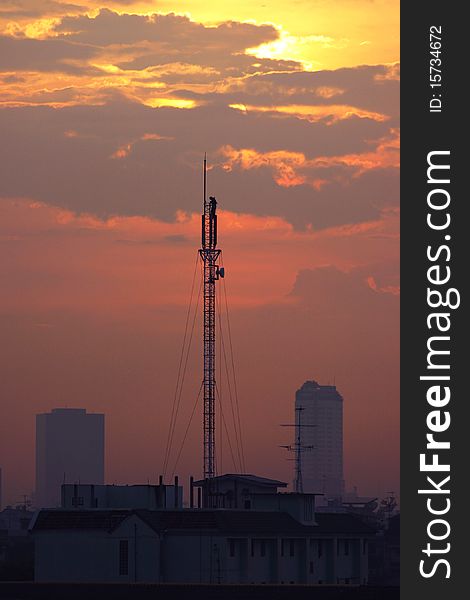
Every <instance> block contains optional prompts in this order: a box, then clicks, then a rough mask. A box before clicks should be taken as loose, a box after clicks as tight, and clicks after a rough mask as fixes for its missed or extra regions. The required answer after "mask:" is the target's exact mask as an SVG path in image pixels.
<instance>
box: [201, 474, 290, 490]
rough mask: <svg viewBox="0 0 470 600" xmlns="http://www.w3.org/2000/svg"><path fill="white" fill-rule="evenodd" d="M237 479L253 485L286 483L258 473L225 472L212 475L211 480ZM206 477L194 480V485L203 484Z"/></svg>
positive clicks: (278, 485) (279, 484)
mask: <svg viewBox="0 0 470 600" xmlns="http://www.w3.org/2000/svg"><path fill="white" fill-rule="evenodd" d="M230 480H237V481H240V482H245V483H251V484H254V485H265V486H269V487H273V486H276V487H287V483H285V481H279V480H277V479H268V478H267V477H259V476H258V475H250V474H249V473H225V474H224V475H218V476H217V477H212V478H211V482H212V481H214V482H216V483H217V482H218V481H230ZM206 481H207V480H206V479H200V480H199V481H195V482H194V485H195V486H197V487H200V486H203V485H205V484H206Z"/></svg>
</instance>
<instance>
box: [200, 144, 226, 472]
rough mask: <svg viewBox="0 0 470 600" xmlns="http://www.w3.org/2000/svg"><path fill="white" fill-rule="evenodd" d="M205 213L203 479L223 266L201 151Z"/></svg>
mask: <svg viewBox="0 0 470 600" xmlns="http://www.w3.org/2000/svg"><path fill="white" fill-rule="evenodd" d="M203 181H204V212H203V214H202V236H201V237H202V239H201V249H200V250H199V255H200V257H201V259H202V261H203V263H204V325H203V333H204V372H203V391H204V416H203V427H204V479H211V478H212V477H215V475H216V472H215V393H216V382H215V356H216V352H215V323H216V314H215V308H216V304H215V283H216V281H218V279H219V278H220V277H224V274H225V273H224V268H223V267H220V266H219V264H218V260H219V257H220V253H221V250H220V249H218V248H217V214H216V210H217V200H216V199H215V198H214V197H213V196H210V197H209V199H207V156H206V153H204V172H203Z"/></svg>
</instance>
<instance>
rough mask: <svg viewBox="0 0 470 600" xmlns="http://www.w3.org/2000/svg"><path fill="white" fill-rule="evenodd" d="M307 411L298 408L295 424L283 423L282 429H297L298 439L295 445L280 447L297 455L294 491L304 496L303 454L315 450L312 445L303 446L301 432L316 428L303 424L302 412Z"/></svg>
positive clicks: (300, 407)
mask: <svg viewBox="0 0 470 600" xmlns="http://www.w3.org/2000/svg"><path fill="white" fill-rule="evenodd" d="M303 410H305V408H304V407H302V406H297V407H296V409H295V423H281V427H295V429H296V433H297V435H296V438H295V442H294V443H293V444H287V445H286V446H280V447H281V448H285V449H286V450H288V451H289V452H294V453H295V459H294V460H295V480H294V491H295V492H296V493H297V494H303V492H304V484H303V479H302V454H303V453H304V452H310V451H311V450H313V449H314V446H312V445H305V444H302V440H301V431H302V429H303V428H304V427H315V425H307V424H304V423H302V421H301V414H302V411H303Z"/></svg>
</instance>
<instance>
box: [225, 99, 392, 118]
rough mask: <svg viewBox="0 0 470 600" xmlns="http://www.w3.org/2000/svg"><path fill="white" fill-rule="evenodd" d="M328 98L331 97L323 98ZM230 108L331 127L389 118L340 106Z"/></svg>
mask: <svg viewBox="0 0 470 600" xmlns="http://www.w3.org/2000/svg"><path fill="white" fill-rule="evenodd" d="M323 97H325V98H329V97H331V96H323ZM230 108H234V109H237V110H242V111H243V112H248V111H250V112H262V113H273V114H276V113H277V114H281V115H283V114H285V115H293V116H296V117H298V118H299V119H305V120H307V121H309V122H310V123H315V122H317V121H325V122H326V123H327V124H328V125H332V124H334V123H336V122H338V121H342V120H344V119H350V118H352V117H358V118H360V119H371V120H373V121H377V122H379V123H381V122H384V121H387V120H388V119H389V117H388V116H387V115H383V114H381V113H378V112H374V111H370V110H365V109H361V108H358V107H355V106H347V105H341V104H328V105H317V106H314V105H310V106H308V105H301V104H291V105H288V106H254V105H250V104H230Z"/></svg>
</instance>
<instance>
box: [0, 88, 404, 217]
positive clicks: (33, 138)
mask: <svg viewBox="0 0 470 600" xmlns="http://www.w3.org/2000/svg"><path fill="white" fill-rule="evenodd" d="M0 124H1V127H2V130H3V132H4V133H3V144H2V148H1V149H0V155H1V160H0V164H1V171H2V173H1V178H0V194H2V195H5V196H28V197H34V198H37V199H40V200H43V201H45V202H52V203H53V204H56V205H58V206H64V207H66V208H70V209H72V210H74V211H78V212H80V211H87V212H91V213H95V214H98V215H101V216H106V215H110V214H125V215H149V216H154V217H159V218H162V219H165V220H172V219H173V218H174V215H175V210H176V209H178V208H179V209H183V210H186V211H194V210H198V209H199V204H198V202H197V201H195V197H194V193H195V190H198V189H199V187H200V162H201V156H202V154H203V152H204V151H207V152H208V153H209V159H210V162H211V164H213V165H215V166H214V167H213V168H212V169H211V171H210V174H209V182H210V188H211V190H212V191H213V192H214V193H216V194H218V195H219V196H220V198H221V201H222V203H223V206H224V208H226V209H228V210H232V211H238V212H247V213H253V214H257V215H279V216H282V217H285V218H286V219H287V220H288V221H290V222H291V223H294V224H295V225H296V226H297V227H303V226H305V225H306V224H307V223H313V225H314V227H316V228H323V227H328V226H332V225H339V224H343V223H357V222H361V221H364V220H369V219H375V218H377V217H378V215H380V212H381V210H382V208H383V207H384V206H388V205H395V204H396V203H397V199H398V173H397V171H396V169H375V170H372V171H369V172H365V173H364V174H363V175H362V176H356V175H354V173H351V172H350V169H349V168H348V167H345V166H336V167H334V166H333V167H331V168H330V169H328V177H329V178H330V179H331V182H330V183H329V184H327V185H325V186H323V187H322V188H321V189H319V190H316V189H313V188H312V187H311V186H310V185H299V186H296V187H289V188H283V187H280V186H279V185H277V184H276V183H275V181H274V179H273V172H272V171H271V170H270V169H269V168H267V167H261V168H257V169H251V170H244V169H241V168H240V167H237V166H235V167H234V168H233V169H232V170H231V171H227V170H226V169H224V168H223V167H222V164H223V162H224V160H225V158H224V157H223V156H222V155H221V154H220V153H219V149H220V148H221V147H222V146H224V145H225V144H227V142H230V144H231V145H232V146H233V147H235V148H243V147H245V148H256V149H257V151H259V152H269V151H276V150H280V149H282V150H283V151H285V150H291V151H295V152H303V153H304V154H305V155H306V156H307V158H313V157H315V156H325V155H338V154H339V155H341V154H349V153H354V152H355V153H360V152H368V151H369V150H370V149H371V144H370V142H368V141H367V140H370V139H379V138H381V137H382V136H384V135H386V134H387V132H388V128H387V125H386V124H384V123H380V122H376V121H372V120H369V119H347V120H344V121H339V122H337V123H336V124H334V125H326V124H325V123H321V122H320V123H309V122H307V121H302V120H299V119H296V118H294V117H291V118H283V119H280V120H274V121H273V119H272V118H270V116H269V115H263V114H261V115H244V114H243V113H241V112H239V111H236V110H232V109H229V108H225V107H210V106H208V107H202V108H198V109H192V110H181V109H175V108H160V109H151V108H148V107H144V106H142V105H139V104H132V103H129V102H123V101H122V100H121V101H120V102H116V101H115V102H112V103H111V104H108V105H105V106H75V107H71V108H64V109H61V110H55V109H51V108H46V107H44V108H38V107H32V108H11V109H4V110H2V111H0ZM70 132H72V133H70ZM145 134H156V135H158V136H160V137H161V138H164V139H158V140H152V139H148V137H147V138H146V136H145ZM129 144H131V148H130V149H129V150H128V152H125V153H124V154H125V156H123V157H122V158H112V156H116V151H117V150H118V149H120V148H122V147H123V146H124V147H126V148H127V146H129ZM25 173H27V174H28V176H27V177H25V176H24V174H25ZM313 175H314V173H313Z"/></svg>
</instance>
